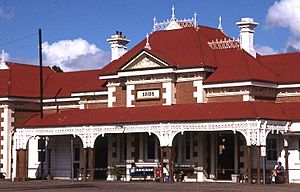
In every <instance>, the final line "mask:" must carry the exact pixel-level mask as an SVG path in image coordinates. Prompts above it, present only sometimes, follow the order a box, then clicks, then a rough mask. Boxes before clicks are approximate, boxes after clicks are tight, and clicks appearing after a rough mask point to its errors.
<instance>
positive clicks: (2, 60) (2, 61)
mask: <svg viewBox="0 0 300 192" xmlns="http://www.w3.org/2000/svg"><path fill="white" fill-rule="evenodd" d="M4 54H5V52H4V49H2V54H1V64H4V63H5V55H4Z"/></svg>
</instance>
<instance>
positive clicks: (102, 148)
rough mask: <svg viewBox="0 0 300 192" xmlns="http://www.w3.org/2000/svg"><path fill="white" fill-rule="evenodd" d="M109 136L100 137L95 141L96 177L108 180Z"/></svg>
mask: <svg viewBox="0 0 300 192" xmlns="http://www.w3.org/2000/svg"><path fill="white" fill-rule="evenodd" d="M107 158H108V138H107V136H105V137H101V136H100V137H98V138H97V139H96V141H95V172H94V174H95V179H100V180H106V177H107V174H106V171H107Z"/></svg>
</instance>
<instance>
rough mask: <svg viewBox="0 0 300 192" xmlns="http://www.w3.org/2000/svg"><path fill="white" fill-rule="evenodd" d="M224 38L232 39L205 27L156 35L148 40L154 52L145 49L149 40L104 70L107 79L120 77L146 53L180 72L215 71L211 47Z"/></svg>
mask: <svg viewBox="0 0 300 192" xmlns="http://www.w3.org/2000/svg"><path fill="white" fill-rule="evenodd" d="M224 38H228V37H227V36H226V35H225V34H224V33H223V32H222V31H221V30H219V29H215V28H210V27H204V26H197V27H196V28H194V27H187V28H182V29H177V30H164V31H156V32H153V33H152V34H151V35H150V36H149V38H148V43H149V46H150V47H151V49H146V48H145V45H146V43H147V39H146V38H145V39H144V40H143V41H141V42H140V43H138V44H137V45H136V46H134V47H133V48H132V49H130V50H129V51H128V52H127V53H125V54H124V55H123V56H121V57H120V58H119V59H117V60H115V61H112V62H111V63H109V64H108V65H106V66H105V67H104V68H103V75H112V74H116V73H117V72H118V71H120V70H121V69H122V68H123V67H124V66H126V65H127V64H128V63H129V62H130V61H131V60H132V59H133V58H135V57H136V56H137V55H138V54H139V53H141V52H143V51H147V52H148V53H149V54H151V55H154V56H155V57H156V58H159V59H160V60H161V61H164V62H165V63H167V64H168V65H169V66H170V67H176V68H179V69H186V68H195V67H212V68H214V67H216V63H215V55H214V50H212V49H211V48H210V47H209V45H208V44H207V43H208V42H210V41H212V40H215V39H224Z"/></svg>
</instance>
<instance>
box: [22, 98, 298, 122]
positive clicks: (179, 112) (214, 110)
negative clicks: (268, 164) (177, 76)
mask: <svg viewBox="0 0 300 192" xmlns="http://www.w3.org/2000/svg"><path fill="white" fill-rule="evenodd" d="M299 108H300V103H293V105H290V104H275V103H269V102H236V103H234V102H233V103H205V104H204V103H203V104H180V105H179V104H178V105H172V106H147V107H134V108H125V107H122V108H100V109H84V110H79V109H76V110H69V111H61V112H58V113H55V114H49V115H45V116H44V118H43V119H40V117H39V115H37V116H35V117H33V118H32V119H30V120H29V121H27V122H26V123H25V125H23V126H22V127H66V126H85V125H116V124H139V123H144V124H147V123H160V122H187V121H189V122H192V121H197V122H215V121H230V120H246V119H268V120H283V121H285V120H291V119H292V120H296V119H297V120H299V119H300V114H299V113H298V112H297V111H298V109H299ZM78 117H80V118H78Z"/></svg>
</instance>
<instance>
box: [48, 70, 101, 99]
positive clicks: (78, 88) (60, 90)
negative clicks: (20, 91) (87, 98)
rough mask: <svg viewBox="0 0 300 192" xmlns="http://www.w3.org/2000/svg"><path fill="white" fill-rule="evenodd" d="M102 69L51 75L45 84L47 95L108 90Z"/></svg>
mask: <svg viewBox="0 0 300 192" xmlns="http://www.w3.org/2000/svg"><path fill="white" fill-rule="evenodd" d="M100 74H101V70H100V69H98V70H88V71H78V72H66V73H56V74H52V75H50V76H49V78H48V80H47V81H46V84H45V97H47V98H53V97H55V96H56V97H58V98H59V97H69V96H70V95H71V93H75V92H90V91H101V90H106V87H103V85H104V84H105V82H106V81H104V80H100V79H99V75H100Z"/></svg>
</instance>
